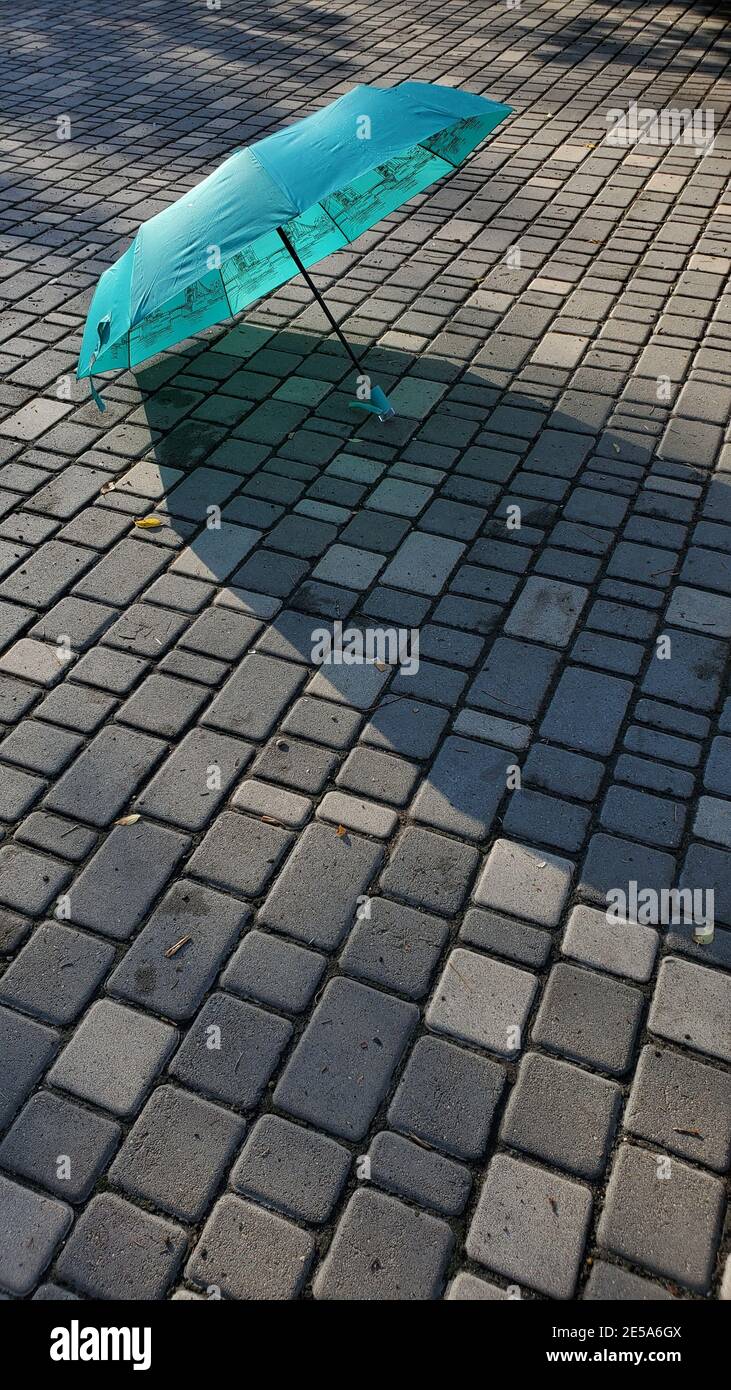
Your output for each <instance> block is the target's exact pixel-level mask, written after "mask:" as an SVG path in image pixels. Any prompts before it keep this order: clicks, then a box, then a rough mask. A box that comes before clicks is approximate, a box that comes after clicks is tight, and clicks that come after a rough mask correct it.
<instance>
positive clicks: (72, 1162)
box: [0, 1091, 122, 1202]
mask: <svg viewBox="0 0 731 1390" xmlns="http://www.w3.org/2000/svg"><path fill="white" fill-rule="evenodd" d="M121 1138H122V1131H121V1129H120V1127H119V1125H118V1124H116V1122H115V1121H114V1120H110V1119H107V1117H106V1116H105V1115H98V1114H97V1113H96V1111H94V1110H87V1109H86V1108H84V1107H82V1106H81V1105H75V1104H74V1103H73V1102H72V1101H70V1100H67V1099H66V1097H65V1096H55V1095H53V1094H52V1092H51V1091H37V1092H36V1094H35V1095H34V1096H31V1098H30V1100H29V1101H28V1104H27V1105H26V1107H25V1109H24V1110H23V1111H21V1113H20V1115H19V1116H18V1118H17V1120H16V1121H15V1124H14V1125H13V1127H12V1129H11V1130H10V1131H9V1133H8V1134H7V1135H6V1136H5V1139H4V1140H3V1142H2V1144H0V1164H2V1165H3V1167H4V1168H8V1169H9V1170H10V1171H11V1172H12V1173H18V1174H19V1175H20V1176H21V1177H22V1178H28V1179H29V1180H30V1181H31V1182H33V1183H38V1185H39V1186H40V1187H45V1188H46V1190H47V1191H48V1192H53V1193H54V1194H55V1195H56V1196H57V1197H62V1198H64V1199H65V1201H67V1202H83V1201H84V1199H85V1198H86V1197H88V1196H89V1193H90V1192H91V1190H92V1188H93V1186H94V1184H95V1182H96V1180H97V1178H98V1176H99V1174H100V1173H101V1172H103V1170H104V1168H105V1167H106V1165H107V1163H108V1162H109V1160H110V1158H111V1157H112V1155H113V1153H114V1151H115V1149H116V1148H117V1146H118V1144H119V1142H120V1140H121Z"/></svg>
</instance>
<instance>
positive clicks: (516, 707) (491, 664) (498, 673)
mask: <svg viewBox="0 0 731 1390" xmlns="http://www.w3.org/2000/svg"><path fill="white" fill-rule="evenodd" d="M558 661H559V656H558V653H557V652H551V651H547V650H546V649H545V648H543V647H536V646H531V645H529V643H527V642H516V641H515V640H514V639H513V638H512V637H498V638H497V640H496V641H495V642H493V644H492V647H491V648H490V652H489V655H488V658H487V661H486V662H485V664H484V666H483V667H482V670H481V671H479V672H478V674H477V675H476V677H475V679H474V681H473V682H472V685H471V686H470V688H469V691H468V695H467V697H468V703H469V704H470V705H476V706H477V707H478V708H479V709H490V710H494V711H495V712H496V713H497V714H500V715H502V716H503V717H506V716H508V715H514V716H515V717H516V718H517V719H521V720H526V721H528V722H529V723H530V722H531V721H532V720H534V719H535V718H536V716H537V715H538V711H539V709H540V707H541V704H542V702H543V697H544V695H545V693H546V691H547V690H548V687H549V685H550V684H551V680H552V679H553V675H554V672H555V670H556V667H557V665H558Z"/></svg>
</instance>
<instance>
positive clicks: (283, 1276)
mask: <svg viewBox="0 0 731 1390" xmlns="http://www.w3.org/2000/svg"><path fill="white" fill-rule="evenodd" d="M314 1252H315V1242H314V1239H313V1237H312V1236H311V1235H310V1234H309V1232H307V1231H302V1230H300V1228H299V1226H294V1225H293V1224H292V1222H291V1221H285V1220H284V1217H282V1216H276V1215H275V1214H274V1212H271V1211H264V1210H263V1209H262V1208H261V1207H256V1206H254V1205H253V1204H252V1203H251V1202H244V1201H242V1199H241V1198H240V1197H234V1196H232V1195H230V1194H228V1193H227V1194H226V1195H225V1196H224V1197H222V1198H221V1200H220V1201H219V1202H217V1203H216V1206H215V1207H214V1208H213V1211H212V1213H211V1215H210V1216H209V1218H208V1220H207V1222H206V1224H205V1226H204V1227H203V1231H202V1233H201V1237H200V1240H199V1241H198V1244H197V1245H196V1247H195V1249H194V1251H193V1254H192V1255H191V1257H190V1259H189V1260H188V1263H187V1265H186V1267H185V1273H186V1277H187V1278H188V1279H189V1280H190V1281H191V1283H193V1284H197V1285H198V1286H199V1288H204V1289H207V1290H208V1289H215V1290H216V1291H217V1295H218V1294H222V1295H223V1296H224V1298H235V1299H241V1300H246V1301H249V1300H254V1301H259V1300H268V1299H278V1300H280V1301H281V1300H284V1299H290V1298H296V1297H297V1295H298V1294H299V1293H300V1291H301V1289H302V1286H303V1284H304V1282H305V1279H306V1278H307V1272H308V1270H309V1267H310V1264H311V1262H312V1257H313V1254H314Z"/></svg>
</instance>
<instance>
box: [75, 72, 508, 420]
mask: <svg viewBox="0 0 731 1390" xmlns="http://www.w3.org/2000/svg"><path fill="white" fill-rule="evenodd" d="M510 110H511V107H509V106H504V105H502V104H501V103H499V102H494V101H488V100H487V98H485V97H480V96H475V95H474V94H473V93H472V92H462V91H457V90H456V89H455V88H453V87H442V86H438V85H434V84H432V83H428V82H402V83H401V84H400V85H399V86H398V87H368V86H359V87H354V88H353V90H352V91H350V92H348V93H347V94H346V95H345V96H343V97H340V98H339V99H338V100H337V101H334V102H332V104H331V105H330V106H326V107H324V108H323V109H322V110H321V111H316V112H315V114H314V115H312V116H307V117H305V118H304V120H301V121H297V122H295V124H293V125H290V126H287V127H286V128H285V129H284V130H280V131H277V133H276V134H275V135H268V136H267V137H266V138H265V139H263V140H257V141H256V142H255V143H254V144H253V145H249V146H248V147H247V148H246V149H243V150H237V151H236V153H235V154H232V155H231V156H230V157H229V158H228V159H227V160H225V161H224V163H223V164H222V165H221V166H220V168H218V169H217V170H216V171H215V173H213V174H211V175H209V177H208V178H206V179H203V181H202V182H201V183H199V184H197V185H196V187H195V188H193V189H191V191H190V192H189V193H186V194H184V195H183V197H182V198H179V199H178V200H177V202H175V203H173V204H172V205H171V207H169V208H166V209H165V210H164V211H163V212H159V213H158V214H157V215H156V216H155V217H151V218H150V220H149V221H148V222H144V223H143V225H142V226H141V227H140V229H139V231H138V233H137V235H136V237H135V239H134V241H133V242H132V244H131V246H129V247H128V249H127V250H126V251H125V253H124V255H123V256H121V257H120V259H119V260H118V261H116V262H115V264H114V265H113V266H110V268H109V269H108V270H106V271H105V272H104V274H103V275H102V277H101V279H100V281H99V284H98V285H97V287H96V291H95V293H94V298H93V300H92V304H91V308H90V310H89V315H88V318H87V321H86V326H85V329H84V336H83V340H82V344H81V353H80V356H79V364H78V367H77V372H76V375H77V377H89V378H90V385H91V390H92V394H93V396H94V399H95V400H96V402H97V405H99V406H100V407H101V409H102V410H103V409H104V405H103V402H102V401H101V398H100V396H99V394H98V392H97V391H96V390H95V388H94V384H93V380H92V379H91V378H92V373H98V372H106V371H112V370H118V369H120V368H128V367H136V366H138V365H139V364H140V363H142V362H145V361H147V359H148V358H150V357H153V356H154V355H155V354H156V353H158V352H161V351H163V349H165V348H168V347H171V346H172V345H173V344H175V343H178V342H180V341H181V339H183V338H187V337H190V336H191V334H193V333H200V332H201V331H202V330H203V329H205V328H210V327H211V326H212V325H213V324H215V323H219V322H220V321H221V320H222V319H225V318H228V317H229V316H234V315H235V314H238V313H240V312H241V311H242V309H245V308H246V306H247V305H248V304H251V303H252V301H253V300H255V299H260V298H261V297H262V296H263V295H266V294H269V293H270V291H271V290H273V289H276V287H277V286H278V285H282V284H284V283H285V281H287V280H290V279H291V278H292V277H293V276H294V275H297V274H301V275H303V276H304V278H305V280H306V281H307V284H308V285H309V287H310V289H311V290H312V292H313V294H314V295H315V296H316V297H317V299H318V301H319V303H320V305H321V307H322V309H323V310H324V312H325V313H326V315H327V317H328V320H329V322H330V323H331V325H332V327H333V329H334V331H335V332H336V333H337V335H338V337H339V338H340V341H341V342H342V343H343V346H344V347H345V349H346V351H347V352H348V354H349V356H350V358H351V359H352V361H353V363H354V365H355V367H356V369H357V370H358V371H359V372H360V370H361V368H360V363H359V361H358V358H357V357H356V355H355V353H354V352H353V350H352V348H351V347H350V346H349V345H348V343H347V342H346V341H345V338H344V337H343V335H342V333H341V332H340V329H339V327H338V325H337V323H336V322H335V320H334V318H333V317H332V315H331V314H330V311H329V310H328V308H327V306H326V304H325V303H324V301H323V300H322V298H321V296H320V295H319V294H318V292H317V290H316V288H315V286H314V285H313V283H312V281H311V279H310V277H309V276H308V275H307V270H306V267H307V266H310V265H313V264H314V263H315V262H316V261H320V260H322V259H323V257H324V256H329V255H330V254H331V252H333V251H338V250H340V249H341V248H342V247H343V246H347V244H348V243H349V242H351V241H354V240H355V238H356V237H358V236H360V234H361V232H364V231H366V230H367V228H368V227H372V226H373V224H374V223H375V222H378V221H380V219H381V218H382V217H385V216H387V214H388V213H390V212H393V211H394V210H395V209H396V208H397V207H400V205H401V204H402V203H404V202H406V201H407V200H408V199H409V198H412V197H413V196H414V195H415V194H416V193H420V192H421V191H422V190H423V189H424V188H426V187H427V186H428V185H429V184H430V183H433V182H434V181H435V179H440V178H442V177H443V176H444V175H445V174H450V173H452V171H453V170H454V169H456V168H457V167H458V166H459V165H460V164H461V163H462V162H463V161H464V160H465V159H466V157H467V155H468V154H469V153H470V152H471V151H472V150H473V149H474V148H475V146H476V145H478V144H479V143H480V141H481V140H483V139H484V138H485V136H486V135H488V134H489V133H490V131H492V130H493V129H494V128H495V126H496V125H498V124H499V122H500V121H502V120H503V119H504V118H505V116H507V115H508V114H509V112H510ZM366 383H367V378H366ZM365 394H366V399H365V400H364V401H359V402H354V404H359V405H362V407H363V409H365V410H370V411H371V412H373V413H374V414H377V415H379V416H381V418H383V417H385V416H387V415H388V414H392V413H393V412H392V409H391V406H390V404H389V402H388V400H387V398H386V396H385V395H384V393H383V391H382V390H381V389H380V387H378V386H373V387H369V386H368V385H367V384H366V392H365Z"/></svg>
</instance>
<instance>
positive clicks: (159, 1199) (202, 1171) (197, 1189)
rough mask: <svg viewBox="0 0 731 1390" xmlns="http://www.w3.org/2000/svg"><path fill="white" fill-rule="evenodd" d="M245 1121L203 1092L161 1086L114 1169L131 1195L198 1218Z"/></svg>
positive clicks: (173, 1212)
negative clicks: (223, 1108)
mask: <svg viewBox="0 0 731 1390" xmlns="http://www.w3.org/2000/svg"><path fill="white" fill-rule="evenodd" d="M243 1133H244V1123H243V1121H242V1120H240V1119H239V1118H238V1116H236V1115H232V1114H231V1112H230V1111H229V1110H222V1109H221V1107H220V1106H218V1105H212V1104H211V1102H210V1101H207V1100H201V1098H200V1096H193V1095H190V1094H189V1093H188V1092H187V1091H180V1090H177V1089H176V1088H174V1087H172V1086H159V1087H158V1088H157V1090H156V1091H154V1092H153V1094H152V1095H151V1096H150V1099H149V1100H148V1102H147V1104H146V1106H145V1108H144V1110H143V1111H142V1114H141V1115H140V1116H139V1118H138V1119H137V1120H136V1121H135V1123H134V1125H133V1126H132V1129H131V1130H130V1132H129V1134H128V1136H127V1138H126V1140H125V1142H124V1144H123V1146H122V1148H121V1149H120V1151H119V1153H118V1155H117V1157H116V1158H115V1160H114V1163H113V1164H112V1166H111V1168H110V1170H109V1180H110V1182H112V1183H114V1184H115V1186H117V1187H121V1188H122V1189H123V1191H124V1192H125V1193H127V1195H128V1196H130V1197H136V1198H138V1199H141V1200H142V1201H143V1202H151V1203H152V1205H153V1206H154V1207H159V1208H160V1210H161V1211H164V1212H167V1213H169V1214H170V1215H171V1216H177V1217H178V1219H179V1220H180V1221H189V1222H198V1221H200V1220H201V1218H202V1217H203V1216H204V1214H205V1212H206V1210H207V1209H208V1206H209V1205H210V1202H211V1200H212V1198H213V1195H214V1193H215V1192H216V1189H217V1187H218V1185H219V1183H220V1181H221V1178H222V1177H223V1174H224V1173H225V1172H226V1171H227V1169H228V1166H229V1163H230V1161H231V1159H232V1157H233V1154H234V1151H235V1150H236V1149H237V1148H238V1146H239V1144H240V1143H241V1139H242V1137H243Z"/></svg>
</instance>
